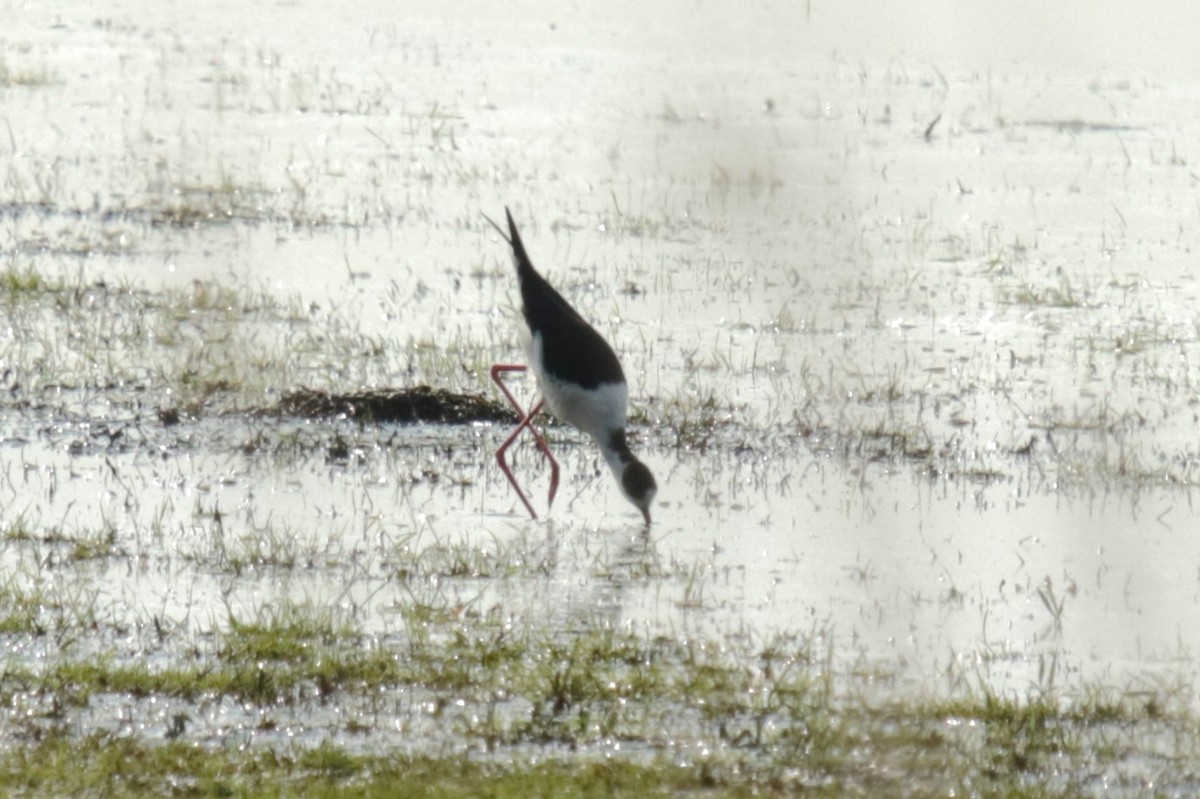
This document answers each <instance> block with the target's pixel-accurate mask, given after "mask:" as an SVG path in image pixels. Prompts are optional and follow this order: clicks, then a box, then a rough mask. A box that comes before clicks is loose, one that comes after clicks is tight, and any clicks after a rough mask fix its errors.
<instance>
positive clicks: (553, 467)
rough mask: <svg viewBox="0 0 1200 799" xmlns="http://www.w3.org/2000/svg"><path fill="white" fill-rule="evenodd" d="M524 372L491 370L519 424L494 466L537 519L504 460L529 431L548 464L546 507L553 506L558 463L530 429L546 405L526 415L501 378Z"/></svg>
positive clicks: (508, 367)
mask: <svg viewBox="0 0 1200 799" xmlns="http://www.w3.org/2000/svg"><path fill="white" fill-rule="evenodd" d="M526 370H527V368H526V367H525V366H523V365H521V364H504V363H498V364H496V365H494V366H493V367H492V381H493V382H494V383H495V384H496V385H497V386H499V387H500V391H501V392H503V394H504V396H505V398H506V399H508V404H509V405H512V407H513V409H514V410H516V412H517V416H518V417H519V418H520V420H521V421H520V423H519V424H518V425H517V426H516V428H515V429H513V431H512V433H510V434H509V436H508V438H507V439H505V441H504V443H503V444H501V445H500V448H499V449H497V450H496V462H497V463H498V464H500V471H502V472H504V476H505V477H507V478H508V482H509V484H510V485H512V487H513V488H514V489H515V490H516V492H517V496H518V497H520V498H521V502H522V503H524V505H525V509H526V510H528V511H529V515H530V516H532V517H533V518H535V519H536V518H537V512H536V511H534V509H533V505H531V504H530V503H529V499H528V498H527V497H526V496H525V492H524V491H522V490H521V486H520V484H519V483H518V482H517V478H516V477H515V476H514V475H513V473H512V470H511V469H510V468H509V466H508V462H507V461H506V460H505V458H504V454H505V453H506V452H507V451H508V448H509V447H510V446H512V444H513V442H514V441H516V440H517V437H518V436H520V435H521V431H522V430H524V429H526V428H529V431H530V432H531V433H533V440H534V443H535V444H536V445H537V448H538V451H540V452H541V453H542V454H543V455H545V456H546V460H548V461H550V498H549V499H548V500H547V502H546V505H547V507H548V506H550V505H553V504H554V495H555V494H557V493H558V471H559V468H558V461H557V460H556V459H555V457H554V455H553V454H551V452H550V445H549V444H547V443H546V438H545V437H544V436H543V435H542V434H541V432H540V431H539V430H538V429H537V428H536V427H534V426H533V417H534V416H536V415H537V414H538V412H539V411H540V410H541V409H542V406H543V405H544V404H545V402H544V401H543V400H538V401H537V403H536V404H535V405H534V406H533V407H532V408H531V409H530V410H529V412H528V413H526V412H525V409H524V408H522V407H521V403H519V402H517V398H516V397H514V396H513V394H512V392H511V391H509V390H508V386H507V385H505V383H504V380H503V378H502V377H501V375H503V374H505V373H507V372H524V371H526Z"/></svg>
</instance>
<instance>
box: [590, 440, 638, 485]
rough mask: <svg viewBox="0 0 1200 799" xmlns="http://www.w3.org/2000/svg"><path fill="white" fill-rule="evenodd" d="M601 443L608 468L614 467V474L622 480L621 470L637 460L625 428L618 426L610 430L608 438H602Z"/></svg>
mask: <svg viewBox="0 0 1200 799" xmlns="http://www.w3.org/2000/svg"><path fill="white" fill-rule="evenodd" d="M599 443H600V450H601V451H602V452H603V453H604V460H605V462H606V463H607V464H608V468H610V469H612V472H613V474H615V475H616V476H617V479H618V480H620V479H621V472H623V471H624V470H625V467H626V466H628V465H629V464H631V463H633V462H634V461H636V460H637V458H635V457H634V455H633V453H632V452H631V451H630V450H629V443H628V442H627V441H626V440H625V429H624V428H621V427H618V428H616V429H614V430H611V431H609V433H608V437H607V439H605V440H601V441H600V442H599Z"/></svg>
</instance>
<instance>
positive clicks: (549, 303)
mask: <svg viewBox="0 0 1200 799" xmlns="http://www.w3.org/2000/svg"><path fill="white" fill-rule="evenodd" d="M504 213H505V215H506V216H507V217H508V233H507V234H505V232H504V230H503V229H502V228H501V227H500V226H499V225H497V224H496V223H495V222H494V221H492V219H491V217H489V216H487V215H486V214H484V218H485V219H487V221H488V222H489V223H491V225H492V227H494V228H495V229H496V231H497V232H498V233H499V234H500V237H501V238H503V239H504V240H505V241H507V242H508V244H509V246H511V247H512V256H513V264H515V265H516V267H517V279H518V281H519V282H520V285H521V305H522V308H521V312H522V314H523V315H524V317H525V324H526V325H527V326H528V327H529V343H528V346H527V349H526V351H527V354H528V356H529V368H532V369H533V373H534V375H535V376H536V377H537V383H538V389H539V390H540V391H541V395H542V398H541V399H540V400H538V402H537V403H535V404H534V406H533V407H532V408H530V410H529V411H528V412H526V411H525V410H524V409H523V408H522V407H521V405H520V403H518V402H517V400H516V398H515V397H514V396H513V395H512V393H511V392H510V391H509V390H508V387H507V386H506V385H505V384H504V380H503V379H502V375H503V374H505V373H507V372H523V371H525V369H526V367H525V366H523V365H521V364H496V365H495V366H493V367H492V380H494V381H495V382H496V384H497V385H498V386H500V390H501V391H502V392H504V396H505V397H507V398H508V401H509V403H510V404H511V405H512V406H513V407H514V408H515V409H516V411H517V414H518V416H520V417H521V422H520V424H518V425H517V427H516V429H514V430H513V431H512V434H511V435H509V437H508V438H507V439H505V441H504V443H503V444H501V445H500V448H499V449H498V450H496V461H497V463H499V464H500V469H501V471H503V472H504V475H505V476H506V477H507V478H508V482H509V483H511V484H512V487H513V488H514V489H516V492H517V496H519V497H520V498H521V501H522V502H523V503H525V508H526V509H527V510H528V511H529V514H530V515H531V516H532V517H533V518H535V519H536V518H537V513H536V512H535V511H534V509H533V506H532V505H531V504H530V503H529V499H528V498H527V497H526V496H525V492H524V491H522V490H521V486H520V485H519V484H518V483H517V479H516V478H515V477H514V476H513V473H512V470H511V469H510V468H509V466H508V463H507V462H506V461H505V458H504V455H505V453H506V452H507V451H508V448H509V447H510V446H512V443H513V442H514V441H516V440H517V437H518V436H520V435H521V432H522V431H523V430H525V429H526V428H529V430H531V431H532V432H533V437H534V441H535V443H536V444H537V448H538V450H540V451H541V452H542V454H543V455H545V456H546V459H547V460H549V461H550V499H549V501H548V502H547V505H549V504H552V503H553V502H554V494H555V492H557V491H558V461H557V460H555V458H554V456H553V455H552V454H551V453H550V446H549V445H548V444H547V443H546V439H545V437H544V436H543V435H542V434H541V433H540V432H539V431H538V430H537V428H535V427H534V426H533V417H534V416H536V415H537V413H538V412H539V411H541V410H542V408H543V406H545V407H546V408H548V409H549V410H550V412H551V413H553V414H554V415H555V416H557V417H558V418H559V419H561V420H562V421H564V422H569V423H571V424H573V425H575V427H578V428H579V429H580V430H582V431H583V432H585V433H587V434H588V435H590V436H591V437H592V439H593V440H594V441H595V442H596V444H597V445H599V447H600V451H601V452H602V453H603V454H604V460H605V462H607V463H608V466H609V468H610V469H612V473H613V475H614V476H615V477H616V478H617V484H618V485H620V486H621V493H623V494H624V495H625V498H626V499H628V500H629V501H630V502H632V503H633V504H634V505H636V506H637V509H638V510H640V511H641V512H642V516H643V517H644V518H645V519H646V524H647V525H649V524H650V503H651V502H653V501H654V495H655V493H656V492H657V491H658V486H657V484H655V482H654V475H652V474H651V473H650V470H649V469H648V468H646V464H644V463H642V462H641V461H639V460H638V459H637V458H636V457H635V456H634V454H633V453H632V452H630V451H629V443H628V442H627V441H626V439H625V411H626V404H627V402H628V397H629V387H628V385H627V384H626V383H625V372H624V371H622V370H621V363H620V361H618V360H617V356H616V353H614V352H613V350H612V347H610V346H608V342H607V341H605V340H604V338H603V337H602V336H601V335H600V334H599V333H597V332H596V330H595V328H593V327H592V326H591V325H589V324H588V323H587V321H585V320H584V318H583V317H582V316H580V315H579V313H578V312H577V311H576V310H575V309H574V308H572V307H571V306H570V304H569V303H568V302H567V301H566V300H565V299H563V296H562V295H561V294H559V293H558V292H557V291H555V289H554V287H553V286H551V285H550V284H549V283H548V282H546V279H545V278H544V277H542V276H541V275H540V274H538V272H537V270H536V269H534V268H533V264H532V263H531V262H530V260H529V256H528V254H526V252H525V245H524V244H522V243H521V235H520V234H519V233H518V232H517V225H516V223H515V222H513V218H512V213H511V212H510V211H509V210H508V209H507V208H505V209H504Z"/></svg>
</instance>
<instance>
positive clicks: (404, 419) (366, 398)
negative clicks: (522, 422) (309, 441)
mask: <svg viewBox="0 0 1200 799" xmlns="http://www.w3.org/2000/svg"><path fill="white" fill-rule="evenodd" d="M272 412H273V413H278V414H279V415H281V416H304V417H308V418H347V419H360V420H362V421H371V422H400V423H406V424H413V423H416V422H437V423H440V424H468V423H470V422H502V421H512V420H513V419H514V418H515V414H514V413H513V411H512V410H511V409H510V408H508V407H507V406H505V405H502V404H500V403H498V402H493V401H492V400H489V399H487V398H486V397H484V396H483V395H481V394H456V393H454V392H452V391H446V390H445V389H440V388H438V389H435V388H431V387H430V386H415V387H413V388H401V389H386V390H371V391H355V392H352V393H349V394H330V393H328V392H325V391H315V390H312V389H299V390H297V391H292V392H289V393H287V394H285V395H284V397H283V399H282V400H280V401H279V405H278V406H277V407H276V408H275V409H272V411H268V413H272Z"/></svg>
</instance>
